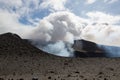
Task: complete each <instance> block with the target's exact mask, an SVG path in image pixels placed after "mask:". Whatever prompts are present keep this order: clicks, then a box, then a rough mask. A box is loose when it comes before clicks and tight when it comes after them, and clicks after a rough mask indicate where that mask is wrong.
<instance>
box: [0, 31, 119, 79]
mask: <svg viewBox="0 0 120 80" xmlns="http://www.w3.org/2000/svg"><path fill="white" fill-rule="evenodd" d="M79 44H82V45H79ZM73 48H74V49H75V50H76V51H78V53H80V54H81V55H83V54H85V55H84V56H88V54H87V55H86V53H92V52H94V53H96V54H97V53H99V54H101V51H102V50H101V49H100V48H99V47H97V46H96V44H95V43H92V42H89V41H85V40H78V41H76V42H75V44H74V45H73ZM80 54H79V55H80ZM90 55H91V54H90ZM119 62H120V59H119V58H89V57H87V58H80V56H79V57H77V58H75V57H59V56H55V55H52V54H49V53H46V52H44V51H42V50H40V49H38V48H36V47H34V46H33V45H31V43H30V41H28V40H26V39H22V38H21V37H19V36H18V35H16V34H13V33H6V34H1V35H0V80H98V79H101V80H119V79H120V76H119V71H120V68H118V67H119V66H120V64H119Z"/></svg>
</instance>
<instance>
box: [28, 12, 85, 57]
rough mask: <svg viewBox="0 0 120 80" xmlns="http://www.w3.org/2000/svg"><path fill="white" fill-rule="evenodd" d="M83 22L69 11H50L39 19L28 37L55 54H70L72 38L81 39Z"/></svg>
mask: <svg viewBox="0 0 120 80" xmlns="http://www.w3.org/2000/svg"><path fill="white" fill-rule="evenodd" d="M83 22H84V19H82V18H79V17H78V16H75V15H74V14H73V13H70V12H56V13H52V14H50V15H49V16H47V17H45V18H43V19H42V20H41V21H40V23H39V26H38V27H36V28H35V29H34V31H33V32H32V33H31V35H30V37H31V39H32V40H33V42H36V43H35V44H37V45H38V46H37V47H38V48H42V49H43V50H45V51H47V52H51V53H54V54H56V55H60V56H70V55H72V52H73V50H72V48H71V46H72V44H73V43H74V40H75V39H81V37H80V35H81V31H82V29H83V27H84V26H85V25H84V24H83ZM66 43H67V44H66ZM68 45H69V46H68ZM68 49H71V50H68Z"/></svg>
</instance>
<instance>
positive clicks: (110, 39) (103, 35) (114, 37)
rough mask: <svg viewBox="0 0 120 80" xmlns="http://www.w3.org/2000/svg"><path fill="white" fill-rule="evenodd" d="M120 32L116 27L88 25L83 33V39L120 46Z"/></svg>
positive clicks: (119, 28)
mask: <svg viewBox="0 0 120 80" xmlns="http://www.w3.org/2000/svg"><path fill="white" fill-rule="evenodd" d="M119 30H120V27H119V26H116V25H107V24H97V25H88V26H86V28H84V29H83V31H82V38H83V39H86V40H89V41H92V42H96V43H99V44H103V45H110V46H120V37H119V36H120V32H119Z"/></svg>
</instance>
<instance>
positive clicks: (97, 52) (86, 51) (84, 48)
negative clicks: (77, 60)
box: [73, 40, 106, 57]
mask: <svg viewBox="0 0 120 80" xmlns="http://www.w3.org/2000/svg"><path fill="white" fill-rule="evenodd" d="M73 48H74V49H75V52H74V53H75V56H76V57H106V52H105V51H104V50H103V49H102V48H100V47H98V46H97V44H96V43H93V42H90V41H85V40H75V42H74V45H73Z"/></svg>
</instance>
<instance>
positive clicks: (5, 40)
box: [0, 33, 48, 56]
mask: <svg viewBox="0 0 120 80" xmlns="http://www.w3.org/2000/svg"><path fill="white" fill-rule="evenodd" d="M38 53H40V55H41V56H43V55H48V53H45V52H43V51H41V50H39V49H37V48H36V47H34V46H33V45H31V43H30V42H29V41H27V40H24V39H21V38H20V37H19V36H18V35H16V34H13V33H6V34H1V35H0V55H1V54H10V55H12V54H13V55H14V54H16V55H18V54H19V56H22V55H28V56H33V55H36V54H38Z"/></svg>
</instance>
